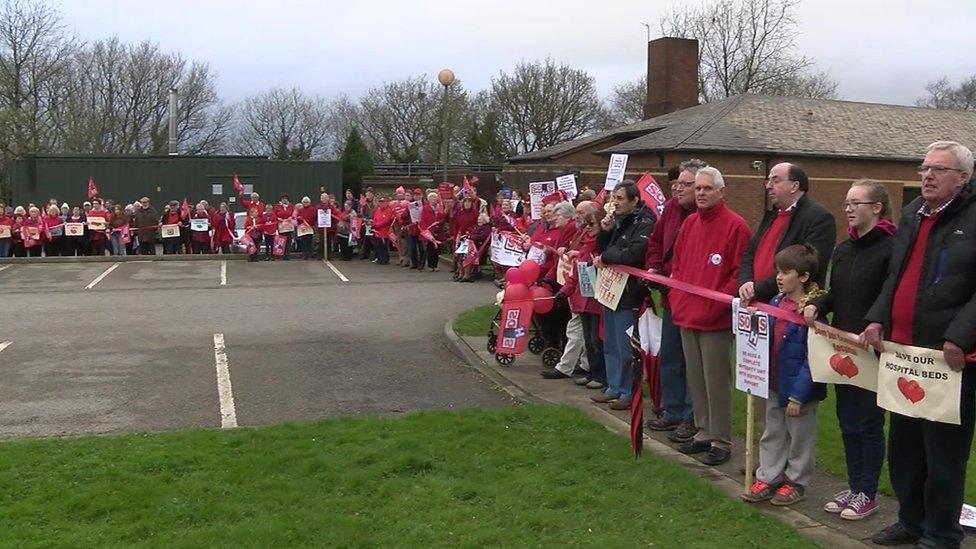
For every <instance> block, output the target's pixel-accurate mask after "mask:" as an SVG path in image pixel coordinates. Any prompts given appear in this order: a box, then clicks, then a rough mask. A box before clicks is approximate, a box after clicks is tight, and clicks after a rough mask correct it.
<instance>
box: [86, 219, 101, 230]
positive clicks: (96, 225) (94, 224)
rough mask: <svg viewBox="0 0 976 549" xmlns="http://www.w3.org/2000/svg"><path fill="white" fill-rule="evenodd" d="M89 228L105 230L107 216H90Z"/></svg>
mask: <svg viewBox="0 0 976 549" xmlns="http://www.w3.org/2000/svg"><path fill="white" fill-rule="evenodd" d="M87 219H88V228H89V229H91V230H93V231H104V230H105V218H104V217H98V216H91V215H90V216H88V218H87Z"/></svg>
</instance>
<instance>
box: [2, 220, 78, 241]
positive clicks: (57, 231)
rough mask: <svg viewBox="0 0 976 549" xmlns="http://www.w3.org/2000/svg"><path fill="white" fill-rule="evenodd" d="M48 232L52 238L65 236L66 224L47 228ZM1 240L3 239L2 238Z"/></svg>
mask: <svg viewBox="0 0 976 549" xmlns="http://www.w3.org/2000/svg"><path fill="white" fill-rule="evenodd" d="M47 232H48V233H49V234H50V235H51V236H63V235H64V223H62V224H60V225H53V226H51V227H48V228H47ZM0 238H2V237H0Z"/></svg>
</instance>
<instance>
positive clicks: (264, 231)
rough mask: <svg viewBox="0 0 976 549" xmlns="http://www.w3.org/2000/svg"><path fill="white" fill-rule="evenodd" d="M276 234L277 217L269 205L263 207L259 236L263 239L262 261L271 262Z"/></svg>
mask: <svg viewBox="0 0 976 549" xmlns="http://www.w3.org/2000/svg"><path fill="white" fill-rule="evenodd" d="M277 234H278V216H276V215H275V213H274V207H273V206H272V205H271V204H267V205H265V206H264V213H263V214H261V235H262V236H263V237H264V260H265V261H271V258H272V255H271V254H272V252H273V251H274V240H275V235H277Z"/></svg>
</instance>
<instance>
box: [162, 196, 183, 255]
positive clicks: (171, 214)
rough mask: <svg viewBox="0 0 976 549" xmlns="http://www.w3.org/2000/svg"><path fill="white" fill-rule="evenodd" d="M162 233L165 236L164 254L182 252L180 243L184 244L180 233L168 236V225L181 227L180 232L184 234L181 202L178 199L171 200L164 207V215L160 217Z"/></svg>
mask: <svg viewBox="0 0 976 549" xmlns="http://www.w3.org/2000/svg"><path fill="white" fill-rule="evenodd" d="M159 225H161V226H162V227H160V229H161V230H160V234H161V236H162V237H163V254H164V255H174V254H179V253H180V245H181V244H182V237H181V236H180V235H179V234H178V235H175V236H169V237H167V234H166V230H165V229H166V226H167V225H168V226H170V227H176V228H179V229H180V234H182V226H183V225H184V219H183V214H182V212H181V211H180V203H179V202H177V201H176V200H170V201H169V204H168V205H167V206H166V207H165V208H164V209H163V215H162V216H160V218H159Z"/></svg>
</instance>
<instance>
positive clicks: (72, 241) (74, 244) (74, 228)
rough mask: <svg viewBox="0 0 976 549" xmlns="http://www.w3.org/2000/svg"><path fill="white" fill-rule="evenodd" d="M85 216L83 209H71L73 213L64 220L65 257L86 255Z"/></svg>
mask: <svg viewBox="0 0 976 549" xmlns="http://www.w3.org/2000/svg"><path fill="white" fill-rule="evenodd" d="M84 243H85V214H84V213H82V210H81V207H79V206H75V207H74V208H71V213H69V214H68V217H66V218H65V219H64V249H65V252H64V255H66V256H76V255H78V256H81V255H85V248H84Z"/></svg>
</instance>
